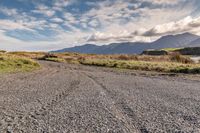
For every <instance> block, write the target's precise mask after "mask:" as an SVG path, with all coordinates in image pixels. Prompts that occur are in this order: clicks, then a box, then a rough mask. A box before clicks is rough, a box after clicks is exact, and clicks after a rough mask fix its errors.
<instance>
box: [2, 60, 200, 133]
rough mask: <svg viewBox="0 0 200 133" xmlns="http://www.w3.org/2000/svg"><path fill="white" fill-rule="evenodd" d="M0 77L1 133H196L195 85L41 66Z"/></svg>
mask: <svg viewBox="0 0 200 133" xmlns="http://www.w3.org/2000/svg"><path fill="white" fill-rule="evenodd" d="M41 63H42V64H43V66H44V68H43V69H42V70H39V71H36V72H33V73H26V74H25V73H23V74H19V73H18V74H9V75H0V133H4V132H5V133H12V132H13V133H20V132H25V133H68V132H73V133H75V132H78V133H85V132H88V133H90V132H98V133H105V132H114V133H117V132H118V133H122V132H127V133H134V132H136V133H140V132H142V133H148V132H153V133H155V132H158V133H160V132H169V133H174V132H180V133H182V132H188V133H190V132H194V133H199V132H200V81H199V80H190V79H183V78H181V77H169V76H155V77H152V76H145V75H141V74H137V72H135V73H134V72H133V73H132V74H131V73H128V72H118V71H115V70H114V71H112V70H110V69H103V68H96V67H86V66H78V65H68V64H62V63H52V62H41Z"/></svg>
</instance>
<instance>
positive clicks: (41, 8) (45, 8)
mask: <svg viewBox="0 0 200 133" xmlns="http://www.w3.org/2000/svg"><path fill="white" fill-rule="evenodd" d="M32 12H33V13H37V14H43V15H45V16H48V17H52V16H53V15H54V14H55V13H56V12H55V11H54V10H52V9H50V8H49V7H48V6H45V5H38V6H37V9H36V10H33V11H32Z"/></svg>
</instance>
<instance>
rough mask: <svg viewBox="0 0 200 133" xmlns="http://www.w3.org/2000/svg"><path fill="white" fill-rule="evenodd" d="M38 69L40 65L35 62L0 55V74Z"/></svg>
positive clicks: (9, 55)
mask: <svg viewBox="0 0 200 133" xmlns="http://www.w3.org/2000/svg"><path fill="white" fill-rule="evenodd" d="M39 67H40V65H39V64H38V63H37V62H35V61H33V60H31V59H29V58H25V57H19V56H14V55H11V54H5V53H3V54H2V53H1V54H0V73H10V72H29V71H32V70H36V69H38V68H39Z"/></svg>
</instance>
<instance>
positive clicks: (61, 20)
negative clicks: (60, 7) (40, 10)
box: [51, 18, 64, 23]
mask: <svg viewBox="0 0 200 133" xmlns="http://www.w3.org/2000/svg"><path fill="white" fill-rule="evenodd" d="M51 21H52V22H54V23H62V22H64V20H63V19H61V18H52V19H51Z"/></svg>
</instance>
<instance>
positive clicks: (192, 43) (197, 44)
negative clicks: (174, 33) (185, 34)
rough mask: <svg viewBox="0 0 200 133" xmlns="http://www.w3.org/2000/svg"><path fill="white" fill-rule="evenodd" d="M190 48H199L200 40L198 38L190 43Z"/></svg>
mask: <svg viewBox="0 0 200 133" xmlns="http://www.w3.org/2000/svg"><path fill="white" fill-rule="evenodd" d="M190 46H192V47H198V46H200V38H198V39H196V40H194V41H192V42H190Z"/></svg>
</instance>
